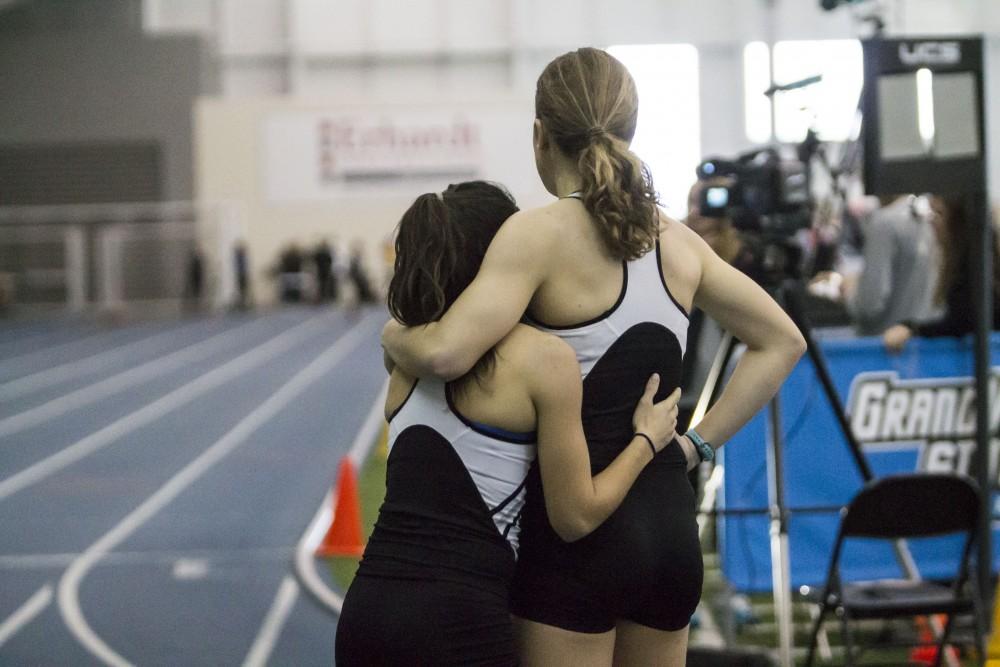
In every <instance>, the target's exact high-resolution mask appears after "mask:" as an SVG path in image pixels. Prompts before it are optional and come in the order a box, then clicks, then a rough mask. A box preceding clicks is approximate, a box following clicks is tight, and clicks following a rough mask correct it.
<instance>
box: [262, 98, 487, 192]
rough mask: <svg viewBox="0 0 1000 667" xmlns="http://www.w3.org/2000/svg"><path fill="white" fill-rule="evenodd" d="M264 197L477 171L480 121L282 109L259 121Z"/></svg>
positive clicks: (408, 187) (423, 183) (428, 182)
mask: <svg viewBox="0 0 1000 667" xmlns="http://www.w3.org/2000/svg"><path fill="white" fill-rule="evenodd" d="M263 134H264V137H263V142H264V165H265V171H266V173H265V174H264V179H265V187H266V192H267V197H268V199H269V200H270V201H274V202H292V201H315V200H323V199H329V198H331V197H336V196H338V195H343V194H346V193H358V192H363V193H371V192H373V191H375V192H385V191H392V192H401V191H406V192H410V191H413V190H415V189H424V188H434V187H441V186H442V184H444V185H446V184H447V183H449V182H451V181H459V180H469V179H473V178H477V177H479V175H480V173H481V172H482V146H481V143H482V140H481V128H480V126H479V124H477V123H475V122H473V121H471V120H469V119H468V118H465V117H463V116H461V115H457V114H449V113H446V112H424V113H419V112H418V113H410V114H405V115H404V114H393V115H386V114H379V115H377V116H375V115H373V116H364V115H362V114H342V113H337V114H332V113H317V112H313V113H309V112H285V113H281V114H276V115H273V116H271V117H269V118H267V119H266V120H265V121H264V131H263Z"/></svg>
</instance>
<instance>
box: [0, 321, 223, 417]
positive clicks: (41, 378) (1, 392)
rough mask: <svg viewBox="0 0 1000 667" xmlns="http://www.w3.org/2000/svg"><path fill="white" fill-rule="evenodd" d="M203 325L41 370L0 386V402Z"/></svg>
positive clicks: (197, 324)
mask: <svg viewBox="0 0 1000 667" xmlns="http://www.w3.org/2000/svg"><path fill="white" fill-rule="evenodd" d="M204 323H205V320H198V321H195V322H189V323H187V324H185V325H182V326H179V327H176V328H171V329H169V330H167V331H161V332H159V333H154V334H152V335H150V336H144V337H143V338H140V339H139V340H135V341H132V342H131V343H127V344H125V345H122V346H120V347H114V348H112V349H110V350H105V351H103V352H98V353H96V354H92V355H90V356H87V357H83V358H82V359H74V360H73V361H69V362H66V363H64V364H59V365H58V366H53V367H52V368H46V369H45V370H43V371H38V372H37V373H31V374H30V375H25V376H22V377H19V378H17V379H14V380H10V381H8V382H4V383H0V401H5V400H6V401H9V400H11V399H14V398H18V397H19V396H24V395H25V394H31V393H33V392H36V391H39V390H41V389H44V388H45V387H51V386H52V385H54V384H59V383H61V382H66V381H67V380H72V379H73V378H75V377H79V376H81V375H84V374H86V373H90V372H93V371H99V370H101V368H102V367H103V366H104V364H105V363H107V362H108V361H109V360H113V359H119V358H121V356H122V355H124V354H131V353H133V352H135V351H136V350H142V349H143V348H147V347H152V346H155V345H158V344H159V343H161V342H163V341H165V340H172V339H174V338H176V336H177V335H178V334H181V333H183V332H185V331H190V330H192V329H195V328H197V327H198V326H199V325H202V324H204ZM237 329H238V326H237V327H233V328H232V329H231V331H236V330H237ZM198 342H199V341H196V342H195V343H192V344H197V343H198Z"/></svg>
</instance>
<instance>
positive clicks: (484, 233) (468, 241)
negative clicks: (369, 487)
mask: <svg viewBox="0 0 1000 667" xmlns="http://www.w3.org/2000/svg"><path fill="white" fill-rule="evenodd" d="M516 211H517V206H516V205H515V203H514V200H513V198H511V196H510V195H509V194H508V193H507V192H506V190H503V189H502V188H500V187H498V186H496V185H493V184H490V183H485V182H471V183H461V184H459V185H456V186H451V187H449V188H448V189H447V190H446V191H445V192H444V193H441V194H437V193H430V194H425V195H421V196H420V197H419V198H418V199H417V200H416V202H414V204H413V205H412V206H411V207H410V209H409V210H407V212H406V213H405V214H404V215H403V218H402V220H401V221H400V223H399V234H398V237H397V240H396V247H397V250H398V255H397V259H396V272H395V276H394V278H393V281H392V284H391V286H390V289H389V295H388V302H389V310H390V311H391V312H392V314H393V316H394V317H395V318H397V319H398V320H399V321H400V322H402V323H404V324H407V325H409V326H419V325H422V324H426V323H428V322H431V321H434V320H435V319H437V318H438V317H440V316H441V314H442V313H443V312H444V311H445V310H446V309H447V307H448V306H449V305H450V304H451V302H453V301H454V300H455V298H456V297H457V296H458V295H459V294H460V293H461V291H462V290H463V289H464V288H465V287H466V286H467V285H468V283H469V282H470V281H471V280H472V278H473V277H474V276H475V275H476V272H477V271H478V269H479V265H480V264H481V262H482V259H483V255H484V254H485V253H486V248H487V246H489V243H490V241H491V240H492V239H493V237H494V235H495V234H496V232H497V230H498V229H500V226H501V225H502V224H503V222H504V220H506V219H507V218H508V217H510V216H511V215H512V214H514V213H515V212H516ZM658 386H659V378H658V377H657V376H653V377H651V378H649V379H648V381H647V383H646V386H645V390H644V392H643V395H642V397H641V398H640V400H639V403H638V406H633V407H634V413H633V415H632V421H633V427H634V429H635V431H636V434H635V435H634V436H632V437H630V438H628V441H627V442H623V443H621V444H622V445H623V446H624V447H623V449H622V451H621V453H620V454H619V455H618V457H617V458H616V459H615V460H614V461H613V462H612V463H611V464H610V465H609V466H608V467H607V468H605V469H604V470H603V471H602V472H601V473H600V474H598V475H596V476H593V477H592V472H591V467H590V458H589V455H588V453H587V444H586V441H585V439H584V434H583V426H582V424H581V422H580V410H581V401H582V393H583V387H582V381H581V379H580V367H579V365H578V364H577V362H576V358H575V356H574V354H573V349H572V348H571V347H570V346H569V345H567V344H566V343H565V342H563V341H561V340H559V339H558V338H557V337H555V336H551V335H549V334H545V333H542V332H540V331H538V330H537V329H533V328H531V327H529V326H526V325H518V326H516V327H515V328H514V330H513V331H511V332H510V333H508V334H507V335H506V336H505V337H504V338H503V340H501V341H500V342H499V343H497V345H496V346H495V347H494V348H492V349H490V350H488V351H487V352H486V354H485V355H484V356H483V358H482V359H480V360H479V361H478V362H477V363H476V364H475V365H474V367H473V368H472V370H471V371H470V372H469V373H467V374H466V375H464V376H463V377H461V378H458V379H456V380H454V381H452V382H441V381H437V380H430V379H423V380H419V381H418V380H417V379H416V378H414V377H412V376H410V375H408V374H407V373H406V372H405V371H404V370H403V369H401V368H394V369H392V371H391V377H390V381H389V391H388V395H387V397H386V405H385V414H386V418H387V419H388V420H389V424H390V427H389V428H390V435H389V437H390V442H391V443H392V444H391V447H390V450H389V460H388V464H387V470H388V472H387V476H386V495H385V501H384V503H383V504H382V507H381V509H380V511H379V517H378V521H377V522H376V524H375V528H374V531H373V532H372V536H371V538H370V539H369V541H368V545H367V547H366V548H365V553H364V558H363V559H362V561H361V564H360V566H359V568H358V572H357V576H356V577H355V579H354V581H353V583H352V584H351V586H350V588H349V589H348V591H347V594H346V596H345V597H344V604H343V609H342V611H341V614H340V620H339V622H338V625H337V638H336V663H337V665H339V666H340V667H351V666H352V665H487V664H488V665H505V666H506V665H510V666H513V665H517V664H518V663H519V661H518V657H517V651H516V647H515V644H514V635H513V629H512V621H511V617H510V612H509V606H508V593H509V586H510V581H511V578H512V577H513V574H514V563H515V558H516V554H517V548H518V535H519V525H518V524H519V520H520V516H521V508H522V506H523V503H524V496H525V492H524V482H525V478H526V476H527V475H528V471H529V468H530V466H531V464H532V463H533V462H534V460H535V458H536V454H537V459H538V461H539V463H540V467H541V476H542V482H543V484H544V486H545V505H546V508H547V510H548V514H549V516H550V517H551V520H552V523H553V525H554V526H556V528H557V530H558V531H559V535H560V536H561V537H562V539H565V540H570V541H572V540H578V539H580V538H582V537H584V536H585V535H587V534H588V533H590V532H591V531H592V530H593V529H594V528H596V527H597V526H598V525H599V524H600V523H601V522H602V521H604V519H606V518H607V517H608V515H609V514H611V512H612V511H614V510H615V508H617V507H618V505H619V503H621V501H622V499H623V498H624V497H625V493H626V491H627V490H628V489H629V487H630V486H631V485H632V483H633V482H634V481H635V480H636V478H637V477H638V475H639V473H640V472H641V471H642V470H643V469H644V468H645V467H646V466H647V465H649V464H650V463H651V462H652V461H653V459H654V457H655V456H656V454H657V452H659V451H660V450H662V449H663V448H664V447H665V446H666V445H667V443H669V442H672V441H673V438H674V427H675V424H676V415H677V410H676V403H677V398H678V396H679V391H675V392H674V393H673V394H672V395H671V396H670V397H669V398H668V399H667V400H665V401H662V402H660V403H657V404H654V403H653V395H654V394H655V393H656V391H657V388H658ZM536 443H537V451H536Z"/></svg>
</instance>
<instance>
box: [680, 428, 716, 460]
mask: <svg viewBox="0 0 1000 667" xmlns="http://www.w3.org/2000/svg"><path fill="white" fill-rule="evenodd" d="M684 435H686V436H687V437H688V440H690V441H691V443H692V444H693V445H694V448H695V449H696V450H697V451H698V458H700V459H701V460H702V461H714V460H715V447H712V445H710V444H708V442H706V441H705V439H704V438H703V437H701V436H700V435H698V432H697V431H695V430H694V429H693V428H689V429H688V430H687V433H685V434H684Z"/></svg>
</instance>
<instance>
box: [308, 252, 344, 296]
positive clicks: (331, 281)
mask: <svg viewBox="0 0 1000 667" xmlns="http://www.w3.org/2000/svg"><path fill="white" fill-rule="evenodd" d="M333 262H334V257H333V248H332V247H331V246H330V243H329V242H327V241H326V240H325V239H321V240H320V241H319V242H318V243H317V244H316V246H315V247H314V248H313V252H312V263H313V270H314V271H315V272H316V303H328V302H330V301H336V300H337V291H338V290H337V276H336V274H335V273H334V272H333Z"/></svg>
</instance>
